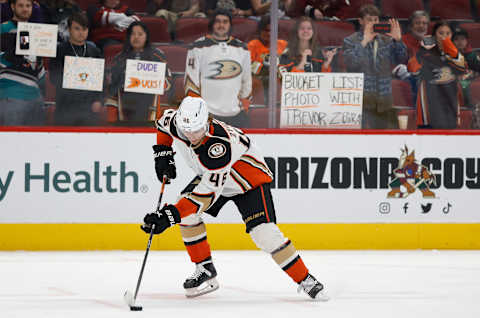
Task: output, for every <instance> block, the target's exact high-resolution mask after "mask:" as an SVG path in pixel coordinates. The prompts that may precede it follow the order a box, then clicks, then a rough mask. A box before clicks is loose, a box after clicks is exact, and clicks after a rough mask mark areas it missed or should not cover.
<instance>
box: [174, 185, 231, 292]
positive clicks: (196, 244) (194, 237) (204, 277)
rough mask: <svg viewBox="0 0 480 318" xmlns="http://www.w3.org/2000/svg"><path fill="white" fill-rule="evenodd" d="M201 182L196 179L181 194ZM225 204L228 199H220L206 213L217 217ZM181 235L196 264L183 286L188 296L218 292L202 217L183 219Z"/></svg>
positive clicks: (189, 190) (191, 258) (191, 189)
mask: <svg viewBox="0 0 480 318" xmlns="http://www.w3.org/2000/svg"><path fill="white" fill-rule="evenodd" d="M199 180H200V179H199V178H194V179H193V180H192V182H190V184H189V185H188V186H187V187H186V188H185V189H184V190H183V191H182V192H181V193H182V194H185V193H187V192H192V191H193V189H194V188H195V185H196V184H197V183H198V182H199ZM225 203H226V198H223V197H220V198H219V199H218V200H217V201H216V202H215V203H214V205H213V206H212V207H211V208H210V209H208V210H207V211H205V213H209V214H211V215H213V216H216V215H217V214H218V212H219V210H220V208H221V207H222V206H223V205H224V204H225ZM180 233H181V235H182V239H183V243H184V244H185V248H186V250H187V253H188V255H189V256H190V260H191V261H192V262H193V263H195V272H194V273H193V274H192V275H191V276H190V277H188V278H187V279H186V280H185V282H184V284H183V287H184V288H185V292H186V296H187V297H196V296H200V295H203V294H206V293H209V292H212V291H215V290H217V289H218V287H219V285H218V282H217V280H216V278H215V277H216V276H217V271H216V269H215V266H214V265H213V261H212V254H211V250H210V245H209V244H208V240H207V229H206V227H205V223H203V220H202V218H201V215H200V214H193V215H189V216H187V217H185V218H182V220H181V223H180Z"/></svg>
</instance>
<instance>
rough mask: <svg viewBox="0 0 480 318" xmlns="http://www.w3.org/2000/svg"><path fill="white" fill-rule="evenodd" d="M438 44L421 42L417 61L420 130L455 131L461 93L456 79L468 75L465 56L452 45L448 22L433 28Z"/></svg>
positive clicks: (439, 23) (418, 122) (438, 23)
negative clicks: (466, 73) (418, 71)
mask: <svg viewBox="0 0 480 318" xmlns="http://www.w3.org/2000/svg"><path fill="white" fill-rule="evenodd" d="M433 36H434V40H435V43H434V44H431V45H427V44H425V43H423V42H422V43H421V45H422V47H421V48H420V49H419V50H418V53H417V56H416V58H415V65H416V68H415V69H414V70H415V71H417V70H420V82H419V86H418V94H417V125H418V126H419V128H434V129H454V128H456V127H457V125H458V123H459V120H460V116H459V113H460V107H459V105H460V103H461V96H460V95H461V94H459V85H458V79H457V77H458V76H459V75H462V74H465V70H466V66H467V65H466V63H465V59H464V57H463V55H462V54H461V53H460V52H459V50H458V49H457V48H456V47H455V45H454V44H453V42H452V40H451V37H452V29H451V27H450V25H449V24H448V23H447V22H445V21H439V22H437V23H435V25H434V27H433Z"/></svg>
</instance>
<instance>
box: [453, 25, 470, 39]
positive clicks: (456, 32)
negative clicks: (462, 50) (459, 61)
mask: <svg viewBox="0 0 480 318" xmlns="http://www.w3.org/2000/svg"><path fill="white" fill-rule="evenodd" d="M457 36H464V37H465V38H467V39H468V32H467V31H466V30H465V29H462V28H459V27H457V28H455V30H453V35H452V41H453V40H455V38H456V37H457Z"/></svg>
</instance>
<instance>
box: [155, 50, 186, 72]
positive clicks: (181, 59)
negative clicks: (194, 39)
mask: <svg viewBox="0 0 480 318" xmlns="http://www.w3.org/2000/svg"><path fill="white" fill-rule="evenodd" d="M157 48H159V49H160V50H162V51H163V53H165V56H166V57H167V61H168V67H169V68H170V71H171V72H173V73H181V74H182V75H183V73H184V72H185V63H186V59H187V47H186V46H182V45H174V44H172V45H157Z"/></svg>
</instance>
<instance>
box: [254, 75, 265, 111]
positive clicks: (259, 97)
mask: <svg viewBox="0 0 480 318" xmlns="http://www.w3.org/2000/svg"><path fill="white" fill-rule="evenodd" d="M265 97H266V96H265V89H264V87H263V83H262V81H261V80H259V79H258V78H255V77H254V78H253V79H252V105H255V106H262V107H263V106H265V105H266V99H265Z"/></svg>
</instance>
